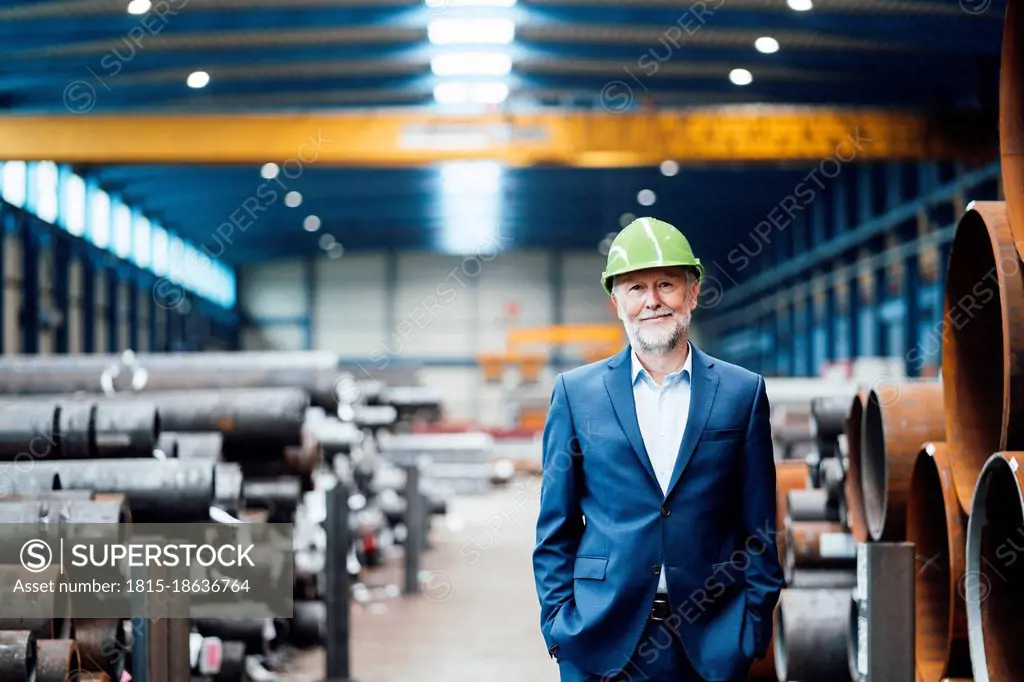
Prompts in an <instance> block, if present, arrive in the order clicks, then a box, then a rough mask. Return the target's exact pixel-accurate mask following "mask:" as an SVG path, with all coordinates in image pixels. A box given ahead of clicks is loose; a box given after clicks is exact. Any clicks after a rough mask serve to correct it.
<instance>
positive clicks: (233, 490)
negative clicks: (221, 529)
mask: <svg viewBox="0 0 1024 682" xmlns="http://www.w3.org/2000/svg"><path fill="white" fill-rule="evenodd" d="M34 470H35V471H36V472H38V473H39V474H43V473H44V472H48V473H50V474H59V475H60V481H61V484H62V485H63V487H64V488H65V489H79V490H92V491H94V492H96V493H121V494H123V495H124V496H125V497H126V498H127V500H128V505H129V507H130V508H131V512H132V520H133V521H135V522H137V523H159V522H164V521H188V520H192V521H198V520H208V519H209V509H210V507H211V506H216V507H222V508H224V509H229V510H237V509H239V508H241V505H242V500H243V497H242V472H241V469H240V468H239V467H238V465H237V464H225V463H219V462H213V461H209V460H182V459H166V460H158V459H119V460H69V461H64V462H35V463H34Z"/></svg>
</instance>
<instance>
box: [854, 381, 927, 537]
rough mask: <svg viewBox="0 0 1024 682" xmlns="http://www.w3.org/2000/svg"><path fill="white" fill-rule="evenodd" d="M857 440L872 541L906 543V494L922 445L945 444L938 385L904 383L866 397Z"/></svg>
mask: <svg viewBox="0 0 1024 682" xmlns="http://www.w3.org/2000/svg"><path fill="white" fill-rule="evenodd" d="M863 427H864V430H863V433H862V436H861V448H862V449H861V461H860V464H861V472H860V473H861V489H862V492H863V494H864V514H865V518H866V519H867V522H868V533H869V534H870V536H871V539H873V540H878V541H885V542H899V541H902V540H903V539H904V538H905V537H906V518H907V493H908V492H909V490H910V475H911V472H912V471H913V469H914V461H915V459H916V458H917V453H918V451H919V450H920V449H921V444H922V443H926V442H929V441H943V440H945V437H946V425H945V421H944V419H943V411H942V384H940V383H939V382H938V381H905V382H902V383H898V384H893V385H891V386H888V385H887V386H884V387H879V388H878V389H876V390H872V391H870V392H869V393H868V401H867V403H866V404H865V406H864V423H863Z"/></svg>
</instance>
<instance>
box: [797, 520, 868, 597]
mask: <svg viewBox="0 0 1024 682" xmlns="http://www.w3.org/2000/svg"><path fill="white" fill-rule="evenodd" d="M785 533H786V561H785V562H784V563H783V566H784V569H785V570H784V573H785V578H786V581H787V582H789V581H790V580H792V578H793V575H794V573H795V571H796V570H797V569H798V568H801V569H825V568H831V569H835V568H855V567H856V565H857V551H856V546H855V545H854V542H853V538H852V537H851V536H850V534H849V533H847V532H846V529H845V528H844V527H843V524H841V523H839V522H838V521H790V520H789V519H787V520H786V528H785Z"/></svg>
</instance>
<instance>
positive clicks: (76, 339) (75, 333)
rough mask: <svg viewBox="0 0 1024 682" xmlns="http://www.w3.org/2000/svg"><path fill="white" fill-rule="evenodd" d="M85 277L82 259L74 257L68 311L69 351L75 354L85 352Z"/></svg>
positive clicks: (70, 271) (69, 275)
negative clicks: (83, 298)
mask: <svg viewBox="0 0 1024 682" xmlns="http://www.w3.org/2000/svg"><path fill="white" fill-rule="evenodd" d="M84 279H85V272H84V270H83V268H82V261H81V260H79V259H78V258H77V257H73V258H72V259H71V263H70V265H69V266H68V310H67V313H66V314H67V325H68V352H69V353H71V354H73V355H74V354H79V353H84V352H85V348H84V347H83V340H84V336H85V335H84V330H85V314H84V309H83V307H82V305H83V300H82V296H83V293H82V292H84V291H85V285H84V284H83V282H84ZM146 291H147V293H148V292H149V290H148V289H147V290H146ZM147 299H148V297H147ZM147 302H148V300H147Z"/></svg>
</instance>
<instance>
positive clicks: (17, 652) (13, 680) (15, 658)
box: [0, 630, 36, 682]
mask: <svg viewBox="0 0 1024 682" xmlns="http://www.w3.org/2000/svg"><path fill="white" fill-rule="evenodd" d="M35 672H36V639H35V637H33V636H32V633H31V632H29V631H28V630H6V631H2V632H0V680H3V681H4V682H33V680H34V679H35Z"/></svg>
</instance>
